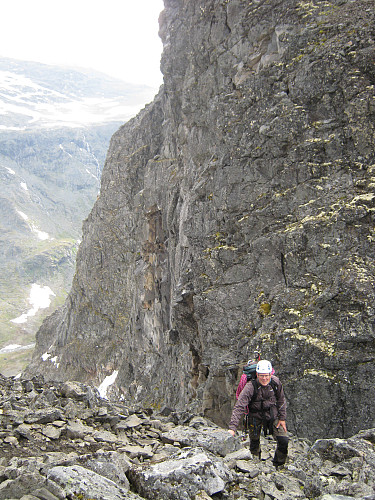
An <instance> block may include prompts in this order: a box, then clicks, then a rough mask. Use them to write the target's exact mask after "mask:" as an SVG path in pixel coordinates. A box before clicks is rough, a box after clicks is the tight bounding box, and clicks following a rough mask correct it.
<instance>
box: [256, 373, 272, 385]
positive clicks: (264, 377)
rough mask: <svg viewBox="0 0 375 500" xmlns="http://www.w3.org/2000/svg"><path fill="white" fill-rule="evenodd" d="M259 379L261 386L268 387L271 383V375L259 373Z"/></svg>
mask: <svg viewBox="0 0 375 500" xmlns="http://www.w3.org/2000/svg"><path fill="white" fill-rule="evenodd" d="M257 377H258V380H259V383H260V385H264V386H266V385H268V384H269V383H270V382H271V374H270V373H257Z"/></svg>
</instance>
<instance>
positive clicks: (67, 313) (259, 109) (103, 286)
mask: <svg viewBox="0 0 375 500" xmlns="http://www.w3.org/2000/svg"><path fill="white" fill-rule="evenodd" d="M165 7H166V8H165V11H164V14H162V17H161V20H162V22H161V27H160V33H161V36H162V38H163V43H164V53H163V56H162V71H163V74H164V85H163V87H162V89H161V91H160V93H159V94H158V96H157V97H156V99H155V100H154V102H153V103H152V105H150V106H148V107H147V108H145V109H144V110H143V111H142V112H140V113H139V114H138V115H137V116H136V117H135V118H133V119H132V120H130V121H129V122H127V124H125V125H124V126H123V127H121V128H120V129H119V131H118V132H116V133H115V134H114V136H113V138H112V140H111V143H110V148H109V150H108V154H107V159H106V164H105V168H104V170H103V176H102V184H101V192H100V197H99V199H98V200H97V201H96V203H95V205H94V208H93V210H92V211H91V213H90V215H89V217H88V219H87V220H86V221H85V224H84V231H83V241H82V243H81V245H80V247H79V251H78V256H77V273H76V275H75V278H74V280H73V286H72V289H71V291H70V293H69V298H68V300H67V301H66V302H65V303H64V305H63V306H62V307H61V308H60V309H59V310H58V311H56V312H55V313H54V314H53V315H52V316H50V317H49V318H48V319H46V320H45V321H44V323H43V325H42V327H41V328H40V330H39V331H38V334H37V347H36V350H35V354H34V357H33V361H32V363H31V365H30V367H29V369H28V370H29V373H32V374H36V373H42V374H43V375H45V376H47V377H49V378H50V379H52V380H54V379H56V378H59V379H60V380H61V379H70V380H72V379H73V380H81V381H85V382H88V381H89V382H90V383H93V384H94V385H99V384H100V383H101V382H102V381H103V380H105V378H106V377H107V376H110V375H113V376H114V377H115V378H116V380H115V383H114V384H113V385H112V386H111V389H110V391H109V393H112V395H113V396H117V397H122V398H123V399H125V400H126V399H128V400H131V401H133V402H136V403H139V404H142V405H143V407H144V406H146V405H152V406H154V407H161V406H163V405H168V406H170V407H172V408H174V407H176V406H179V407H180V408H181V409H184V408H186V407H188V406H191V407H193V408H195V409H196V410H198V411H200V412H201V413H203V414H205V415H206V416H208V417H209V418H212V419H215V421H216V422H219V423H221V424H222V425H226V424H227V422H228V417H229V414H230V410H231V407H232V404H233V399H234V397H233V396H234V391H235V388H236V382H237V380H238V378H239V376H240V374H241V371H242V366H243V363H245V362H246V361H247V360H248V359H249V358H251V357H252V356H253V353H254V351H255V350H257V351H260V352H261V354H262V357H263V358H266V359H267V358H269V359H271V360H272V362H273V364H274V365H275V369H276V373H277V374H278V375H279V376H280V378H281V380H282V381H283V383H284V384H285V391H286V395H287V398H288V425H289V428H290V430H291V431H292V432H293V433H295V434H296V435H298V436H304V437H308V438H314V437H327V436H334V437H337V436H348V435H349V434H350V433H354V432H356V431H357V430H359V429H363V428H364V427H373V426H374V414H375V389H374V387H373V385H372V384H371V383H367V382H365V381H371V380H372V379H373V376H374V366H375V365H374V360H375V342H374V339H375V310H374V305H373V304H374V301H375V267H374V262H375V248H374V236H375V235H374V227H375V224H374V209H375V206H374V202H375V183H374V151H373V144H374V139H375V136H374V134H375V131H374V85H375V72H374V60H375V40H374V32H373V27H374V25H375V19H374V16H375V9H374V1H373V0H371V1H370V0H357V1H356V2H352V1H349V0H334V1H331V2H325V1H324V2H322V1H318V0H313V1H309V2H300V1H295V0H285V1H282V2H281V1H279V0H269V1H253V2H248V1H244V0H231V1H229V2H228V1H222V0H205V1H202V2H199V5H198V3H197V2H186V1H183V0H165ZM47 356H49V357H48V359H46V358H47ZM44 359H46V360H45V361H43V360H44ZM51 359H53V360H54V363H52V362H51V361H50V360H51ZM116 376H117V377H116Z"/></svg>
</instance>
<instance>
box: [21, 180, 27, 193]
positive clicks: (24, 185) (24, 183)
mask: <svg viewBox="0 0 375 500" xmlns="http://www.w3.org/2000/svg"><path fill="white" fill-rule="evenodd" d="M21 188H22V189H24V190H25V191H28V189H27V184H26V182H21Z"/></svg>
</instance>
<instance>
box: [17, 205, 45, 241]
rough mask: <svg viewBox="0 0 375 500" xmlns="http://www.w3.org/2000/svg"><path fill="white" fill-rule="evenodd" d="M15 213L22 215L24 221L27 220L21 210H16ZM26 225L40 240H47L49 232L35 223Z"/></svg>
mask: <svg viewBox="0 0 375 500" xmlns="http://www.w3.org/2000/svg"><path fill="white" fill-rule="evenodd" d="M17 213H18V214H19V215H20V216H21V217H22V219H23V220H24V221H28V220H29V217H28V216H27V215H26V214H25V213H23V212H21V211H20V210H17ZM28 226H29V228H30V229H31V231H32V232H33V233H35V234H36V235H37V237H38V238H39V239H40V240H48V239H49V234H48V233H46V232H44V231H41V230H40V229H38V228H37V227H36V225H35V224H33V223H30V224H28Z"/></svg>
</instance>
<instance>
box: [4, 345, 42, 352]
mask: <svg viewBox="0 0 375 500" xmlns="http://www.w3.org/2000/svg"><path fill="white" fill-rule="evenodd" d="M33 347H35V344H28V345H20V344H10V345H7V346H5V347H3V348H2V349H0V354H6V353H7V352H15V351H25V350H26V349H32V348H33Z"/></svg>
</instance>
